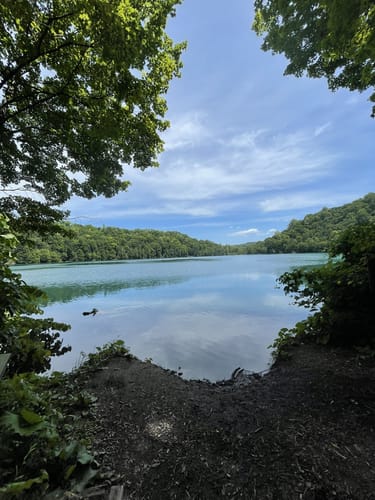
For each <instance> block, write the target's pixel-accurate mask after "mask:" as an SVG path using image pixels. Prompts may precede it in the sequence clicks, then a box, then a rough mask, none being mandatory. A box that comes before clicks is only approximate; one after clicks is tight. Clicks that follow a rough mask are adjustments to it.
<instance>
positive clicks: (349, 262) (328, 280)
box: [272, 223, 375, 355]
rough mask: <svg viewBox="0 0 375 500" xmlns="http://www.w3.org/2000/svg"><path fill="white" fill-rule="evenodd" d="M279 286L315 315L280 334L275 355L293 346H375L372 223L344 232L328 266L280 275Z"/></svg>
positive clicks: (374, 230) (374, 238) (374, 237)
mask: <svg viewBox="0 0 375 500" xmlns="http://www.w3.org/2000/svg"><path fill="white" fill-rule="evenodd" d="M279 282H280V283H281V285H282V286H283V288H284V292H285V293H286V294H290V295H292V296H293V299H294V303H295V304H297V305H299V306H302V307H306V308H307V309H310V311H311V312H312V313H313V314H312V315H310V316H308V318H307V319H305V320H304V321H301V322H299V323H297V324H296V325H295V327H294V328H292V329H286V328H283V329H282V330H281V331H280V333H279V337H278V338H277V339H276V340H275V342H274V344H273V346H272V347H274V348H275V350H276V351H275V354H276V355H279V354H280V353H282V352H283V350H284V348H285V347H286V346H288V345H289V344H290V343H293V342H295V341H314V342H316V343H321V344H332V345H338V346H370V347H375V336H374V332H375V307H374V306H375V223H370V224H362V225H358V226H355V227H353V228H350V229H348V230H346V231H344V232H343V233H342V234H341V236H340V237H339V238H338V239H337V241H336V242H335V243H334V244H333V245H332V248H331V251H330V260H329V262H328V263H327V264H325V265H323V266H321V267H319V268H314V269H308V268H305V269H304V268H299V269H295V270H293V271H292V272H287V273H284V274H283V275H282V276H280V278H279Z"/></svg>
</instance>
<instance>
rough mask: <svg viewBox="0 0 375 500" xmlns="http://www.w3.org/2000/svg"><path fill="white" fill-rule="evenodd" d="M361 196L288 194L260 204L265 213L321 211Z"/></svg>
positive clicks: (315, 193)
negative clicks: (299, 210)
mask: <svg viewBox="0 0 375 500" xmlns="http://www.w3.org/2000/svg"><path fill="white" fill-rule="evenodd" d="M360 196H361V195H360V194H358V195H354V194H339V195H337V194H332V193H325V192H318V191H315V192H313V191H310V192H300V193H296V194H290V193H287V194H285V195H283V196H281V195H280V196H274V197H272V198H268V199H266V200H263V201H261V202H260V203H259V206H260V208H261V209H262V210H263V212H278V211H282V210H293V209H304V208H310V207H315V208H317V209H321V208H323V207H324V206H326V207H333V206H338V205H341V204H343V203H349V202H350V201H352V200H354V199H356V198H359V197H360Z"/></svg>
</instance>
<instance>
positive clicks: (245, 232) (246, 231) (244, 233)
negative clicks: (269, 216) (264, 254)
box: [231, 227, 259, 236]
mask: <svg viewBox="0 0 375 500" xmlns="http://www.w3.org/2000/svg"><path fill="white" fill-rule="evenodd" d="M258 233H259V229H256V228H255V227H252V228H250V229H244V230H243V231H236V232H234V233H231V236H247V235H249V234H258Z"/></svg>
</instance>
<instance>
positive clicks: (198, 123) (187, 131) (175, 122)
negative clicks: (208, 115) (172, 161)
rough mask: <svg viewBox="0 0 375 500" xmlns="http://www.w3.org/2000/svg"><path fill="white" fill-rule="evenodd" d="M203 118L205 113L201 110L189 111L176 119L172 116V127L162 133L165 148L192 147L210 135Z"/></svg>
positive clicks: (168, 149) (169, 149) (167, 149)
mask: <svg viewBox="0 0 375 500" xmlns="http://www.w3.org/2000/svg"><path fill="white" fill-rule="evenodd" d="M203 119H204V117H203V114H202V113H199V112H195V113H188V114H185V115H183V116H181V117H179V118H176V119H173V118H171V119H170V122H171V126H170V128H169V129H167V131H166V132H165V133H164V134H163V135H162V139H163V140H164V142H165V145H164V148H165V150H166V151H171V150H174V149H181V148H191V147H194V146H196V145H197V144H199V143H200V142H202V140H204V139H205V138H206V137H207V136H208V130H207V129H206V127H205V126H204V125H203Z"/></svg>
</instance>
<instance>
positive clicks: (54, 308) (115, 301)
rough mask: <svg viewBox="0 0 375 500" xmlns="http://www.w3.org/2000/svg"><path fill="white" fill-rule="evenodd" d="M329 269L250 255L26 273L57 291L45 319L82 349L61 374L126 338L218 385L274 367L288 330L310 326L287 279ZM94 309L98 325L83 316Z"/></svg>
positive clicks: (301, 260) (66, 359) (136, 349)
mask: <svg viewBox="0 0 375 500" xmlns="http://www.w3.org/2000/svg"><path fill="white" fill-rule="evenodd" d="M324 260H325V256H322V255H318V254H315V255H311V254H308V255H303V256H301V255H288V256H286V255H275V256H269V255H266V256H259V255H255V256H250V255H249V256H237V257H218V258H214V259H212V258H211V259H205V258H204V259H202V258H201V259H170V260H166V261H133V262H129V261H128V262H122V263H110V264H108V265H107V264H95V263H90V264H87V263H86V264H85V265H77V264H75V265H61V264H60V265H50V266H48V267H43V266H27V267H24V268H23V269H22V270H21V272H22V275H23V278H24V279H25V280H26V282H28V283H30V284H35V285H37V286H39V287H41V288H43V289H44V290H46V291H47V293H48V295H49V297H50V300H49V303H48V305H47V306H46V308H45V314H46V315H47V316H49V317H53V318H55V320H56V321H62V322H67V323H70V324H71V325H72V329H71V331H70V332H67V333H66V334H65V335H64V336H65V339H66V343H68V344H70V345H72V347H73V350H72V352H70V353H67V354H66V355H64V356H62V357H61V358H58V359H56V360H54V362H53V368H54V369H56V370H69V369H71V368H72V367H74V366H75V365H76V364H77V362H78V360H79V358H80V352H81V351H84V352H86V353H88V352H93V351H94V350H95V347H96V346H101V345H103V344H105V343H107V342H111V341H113V340H116V339H123V340H124V341H125V343H126V345H127V346H129V347H130V349H131V352H132V353H133V354H135V355H136V356H138V357H139V358H141V359H144V358H152V359H153V361H154V362H155V363H157V364H160V365H161V366H163V367H165V368H170V369H173V370H176V369H177V368H178V367H179V366H180V367H181V369H182V371H183V374H184V377H186V378H207V379H209V380H218V379H223V378H226V377H229V376H230V374H231V373H232V372H233V370H234V369H235V368H236V367H238V366H241V367H243V368H246V369H248V370H253V371H261V370H264V369H266V368H267V366H268V363H269V361H270V351H269V350H268V349H267V346H268V345H269V344H271V343H272V341H273V340H274V338H275V337H276V335H277V332H278V331H279V330H280V328H282V327H291V326H292V325H294V324H295V323H296V321H299V320H301V319H302V318H304V317H306V311H304V310H302V309H298V308H296V307H292V306H290V302H291V300H290V299H289V298H288V297H285V296H284V294H283V292H282V290H280V289H277V288H276V278H277V276H279V275H280V274H281V273H283V272H285V271H287V270H289V269H290V268H291V267H295V266H298V265H303V264H308V265H314V264H319V263H322V262H323V261H324ZM19 270H20V269H18V271H19ZM94 307H95V308H96V309H98V313H97V314H96V316H95V317H93V316H82V312H83V311H90V310H92V309H93V308H94Z"/></svg>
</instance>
